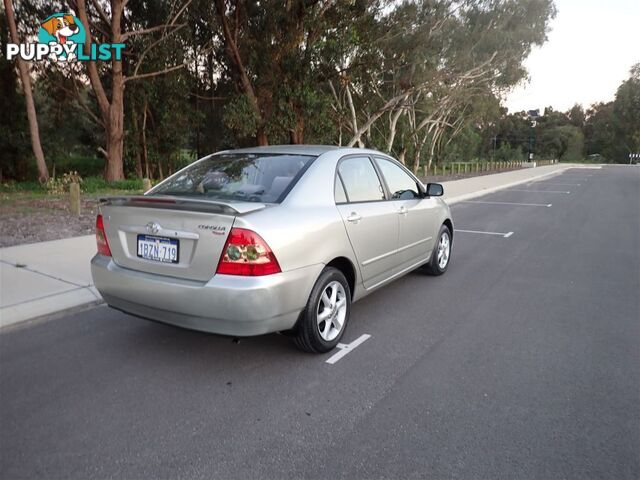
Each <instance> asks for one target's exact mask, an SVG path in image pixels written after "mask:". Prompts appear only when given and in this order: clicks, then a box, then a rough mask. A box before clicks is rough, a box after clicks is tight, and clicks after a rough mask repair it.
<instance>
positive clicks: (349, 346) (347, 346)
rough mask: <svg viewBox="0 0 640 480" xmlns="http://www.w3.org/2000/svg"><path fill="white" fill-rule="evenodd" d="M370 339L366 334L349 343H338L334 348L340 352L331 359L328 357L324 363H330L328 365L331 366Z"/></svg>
mask: <svg viewBox="0 0 640 480" xmlns="http://www.w3.org/2000/svg"><path fill="white" fill-rule="evenodd" d="M370 338H371V335H369V334H368V333H365V334H363V335H360V337H358V338H356V339H355V340H354V341H353V342H351V343H339V344H338V345H336V348H339V349H340V351H339V352H337V353H334V354H333V355H332V356H331V357H329V358H328V359H327V360H326V363H330V364H332V365H333V364H334V363H336V362H337V361H338V360H340V359H341V358H342V357H344V356H345V355H346V354H347V353H349V352H350V351H351V350H353V349H354V348H356V347H357V346H358V345H360V344H361V343H363V342H365V341H366V340H368V339H370Z"/></svg>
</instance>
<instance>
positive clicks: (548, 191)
mask: <svg viewBox="0 0 640 480" xmlns="http://www.w3.org/2000/svg"><path fill="white" fill-rule="evenodd" d="M507 192H534V193H571V192H567V191H566V190H516V189H513V188H510V189H508V190H507Z"/></svg>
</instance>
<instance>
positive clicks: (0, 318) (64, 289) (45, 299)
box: [0, 164, 579, 328]
mask: <svg viewBox="0 0 640 480" xmlns="http://www.w3.org/2000/svg"><path fill="white" fill-rule="evenodd" d="M571 167H579V165H571V164H556V165H549V166H545V167H537V168H529V169H522V170H516V171H512V172H504V173H498V174H494V175H482V176H478V177H472V178H465V179H462V180H455V181H451V182H443V185H444V190H445V196H444V198H445V199H446V201H447V202H448V203H449V204H454V203H456V202H460V201H464V200H468V199H470V198H474V197H479V196H481V195H485V194H487V193H491V192H494V191H497V190H500V189H503V188H509V187H512V186H515V185H518V184H521V183H526V182H530V181H532V180H536V179H538V178H544V177H547V176H550V175H554V174H557V173H559V172H561V171H563V170H565V169H567V168H571ZM95 252H96V243H95V237H94V236H93V235H87V236H83V237H75V238H68V239H63V240H54V241H51V242H41V243H34V244H29V245H18V246H14V247H7V248H0V328H3V327H7V326H9V325H13V324H16V323H19V322H24V321H27V320H33V319H37V318H39V317H43V316H47V315H52V314H55V313H59V312H62V311H65V310H69V309H72V308H79V307H83V306H88V305H91V304H98V303H101V302H102V299H101V297H100V294H99V293H98V292H97V291H96V289H95V288H94V287H93V283H92V280H91V272H90V267H89V262H90V260H91V258H92V257H93V255H94V254H95Z"/></svg>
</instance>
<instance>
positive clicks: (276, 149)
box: [218, 145, 384, 157]
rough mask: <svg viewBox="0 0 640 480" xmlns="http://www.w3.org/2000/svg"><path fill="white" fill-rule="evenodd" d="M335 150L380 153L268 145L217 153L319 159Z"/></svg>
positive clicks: (346, 151)
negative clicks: (267, 154) (311, 156)
mask: <svg viewBox="0 0 640 480" xmlns="http://www.w3.org/2000/svg"><path fill="white" fill-rule="evenodd" d="M336 150H342V151H344V152H345V153H358V152H360V153H376V154H381V153H382V152H377V151H375V150H369V149H364V148H354V147H336V146H332V145H269V146H265V147H249V148H239V149H235V150H225V151H223V152H218V153H273V154H285V155H313V156H315V157H319V156H320V155H322V154H324V153H327V152H331V151H336ZM383 155H384V154H383Z"/></svg>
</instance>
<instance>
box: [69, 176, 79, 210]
mask: <svg viewBox="0 0 640 480" xmlns="http://www.w3.org/2000/svg"><path fill="white" fill-rule="evenodd" d="M69 203H70V205H69V206H70V208H71V213H72V214H73V215H78V216H80V212H81V208H80V184H78V183H75V182H74V183H71V184H69Z"/></svg>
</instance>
